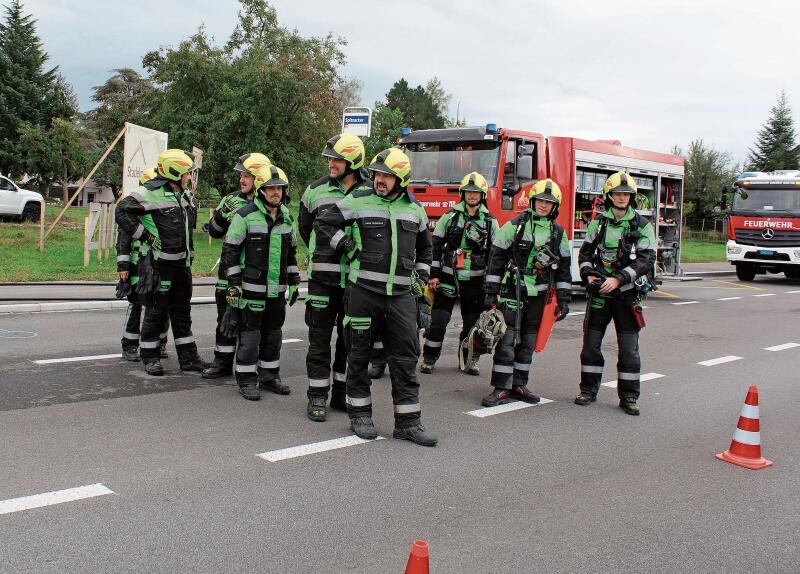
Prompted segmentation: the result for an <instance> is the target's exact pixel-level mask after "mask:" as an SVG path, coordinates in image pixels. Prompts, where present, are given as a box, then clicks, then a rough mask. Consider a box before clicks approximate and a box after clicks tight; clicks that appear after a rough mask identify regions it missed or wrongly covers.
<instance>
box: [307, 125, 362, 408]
mask: <svg viewBox="0 0 800 574" xmlns="http://www.w3.org/2000/svg"><path fill="white" fill-rule="evenodd" d="M364 154H365V152H364V144H363V143H362V142H361V140H360V139H359V138H358V137H357V136H355V135H353V134H348V133H343V134H340V135H337V136H334V137H332V138H331V139H329V140H328V141H327V143H326V144H325V149H323V150H322V157H324V158H326V160H327V162H328V175H327V176H326V177H323V178H321V179H318V180H317V181H315V182H313V183H312V184H310V185H309V186H308V187H307V188H306V190H305V193H303V197H302V199H301V200H300V215H299V219H298V231H299V232H300V237H301V238H302V239H303V241H305V242H306V245H308V251H309V266H308V297H307V298H306V314H305V321H306V325H307V326H308V354H307V355H306V373H307V374H308V407H307V409H306V414H307V415H308V418H309V419H311V420H312V421H318V422H321V421H324V420H325V419H326V417H327V410H326V403H327V400H328V392H330V394H331V402H330V406H331V408H333V409H338V410H342V411H346V410H347V405H346V404H345V395H346V380H347V379H346V373H347V351H346V349H345V344H344V336H343V333H342V321H343V319H344V289H345V286H346V282H347V261H346V260H345V257H344V255H343V254H342V253H340V252H336V251H334V250H333V249H331V247H330V245H328V244H327V243H326V242H324V241H319V240H318V238H317V234H316V232H315V231H314V221H315V220H316V219H317V218H318V217H320V216H321V215H322V214H323V213H325V212H326V211H327V210H328V209H330V208H331V207H333V205H334V204H335V203H336V202H338V201H339V200H340V199H342V198H343V197H347V196H348V195H350V194H352V193H355V192H357V191H361V190H368V189H370V188H371V183H370V181H369V180H365V179H364V177H363V176H362V170H361V168H362V167H363V166H364V159H365V158H364ZM334 327H335V328H336V347H335V354H334V359H333V387H331V380H330V379H331V338H332V336H333V329H334Z"/></svg>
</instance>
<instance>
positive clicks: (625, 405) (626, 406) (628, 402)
mask: <svg viewBox="0 0 800 574" xmlns="http://www.w3.org/2000/svg"><path fill="white" fill-rule="evenodd" d="M619 406H620V408H621V409H622V410H623V411H625V414H628V415H633V416H635V417H638V416H639V415H640V414H641V413H640V412H639V405H637V404H636V399H634V398H627V399H622V400H620V401H619Z"/></svg>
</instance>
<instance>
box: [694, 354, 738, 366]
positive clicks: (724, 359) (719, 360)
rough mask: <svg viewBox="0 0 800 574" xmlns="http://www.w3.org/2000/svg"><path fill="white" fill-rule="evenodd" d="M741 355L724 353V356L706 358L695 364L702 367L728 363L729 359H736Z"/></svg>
mask: <svg viewBox="0 0 800 574" xmlns="http://www.w3.org/2000/svg"><path fill="white" fill-rule="evenodd" d="M739 359H741V357H737V356H736V355H725V356H724V357H717V358H716V359H708V360H707V361H700V362H698V363H697V364H698V365H703V366H704V367H713V366H714V365H721V364H723V363H730V362H731V361H738V360H739Z"/></svg>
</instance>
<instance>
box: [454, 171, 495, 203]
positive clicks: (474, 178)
mask: <svg viewBox="0 0 800 574" xmlns="http://www.w3.org/2000/svg"><path fill="white" fill-rule="evenodd" d="M458 191H460V192H461V193H464V192H465V191H479V192H481V193H482V194H483V197H486V196H487V195H488V194H489V184H488V183H486V178H485V177H483V176H482V175H481V174H479V173H478V172H477V171H473V172H471V173H468V174H467V175H465V176H464V177H463V178H462V179H461V185H459V186H458Z"/></svg>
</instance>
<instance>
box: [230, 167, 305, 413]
mask: <svg viewBox="0 0 800 574" xmlns="http://www.w3.org/2000/svg"><path fill="white" fill-rule="evenodd" d="M253 186H254V187H255V189H256V193H255V198H254V199H253V202H252V203H248V204H247V205H246V206H245V207H243V208H241V209H239V211H237V212H236V213H235V214H234V215H233V218H232V220H231V223H230V226H229V227H228V233H227V234H226V235H225V244H224V246H223V248H222V265H224V266H225V272H226V277H227V280H228V290H227V297H226V300H227V303H228V305H229V306H230V307H231V308H232V309H237V310H241V319H240V323H239V346H238V348H237V349H236V362H235V364H234V372H235V373H236V382H237V383H239V393H241V395H242V396H243V397H244V398H245V399H247V400H250V401H257V400H259V399H260V398H261V394H260V392H259V390H258V389H259V386H260V387H261V388H268V389H270V390H273V387H275V388H280V387H281V386H284V385H283V384H282V383H281V379H280V353H281V336H282V333H281V328H282V327H283V323H284V320H285V319H286V303H287V299H288V302H289V305H290V306H291V305H294V304H295V302H296V301H297V297H298V294H299V293H298V286H299V284H300V273H299V271H298V269H297V254H296V252H297V241H296V240H295V237H294V230H293V227H292V225H293V220H292V216H291V214H290V213H289V208H288V207H287V206H286V203H288V198H289V180H288V179H287V178H286V174H285V173H284V172H283V170H282V169H280V168H278V167H276V166H274V165H264V166H262V167H260V168H258V169H257V170H255V178H254V183H253ZM224 323H225V321H224V320H223V325H222V328H223V329H225V327H226V326H225V325H224ZM279 394H286V393H279Z"/></svg>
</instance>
